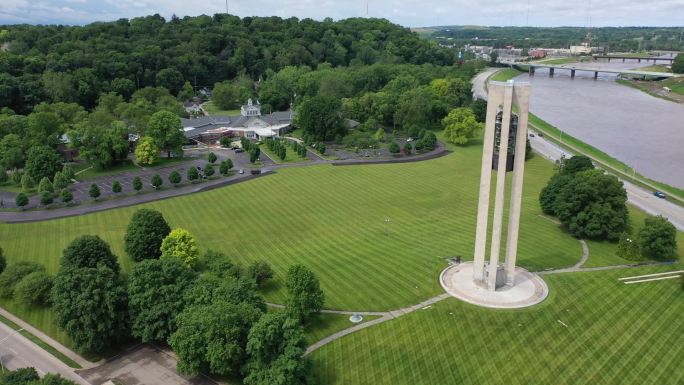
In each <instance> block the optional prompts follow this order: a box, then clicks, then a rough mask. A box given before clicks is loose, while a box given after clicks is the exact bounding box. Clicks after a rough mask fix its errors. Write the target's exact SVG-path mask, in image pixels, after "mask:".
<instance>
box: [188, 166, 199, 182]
mask: <svg viewBox="0 0 684 385" xmlns="http://www.w3.org/2000/svg"><path fill="white" fill-rule="evenodd" d="M197 179H199V172H197V169H196V168H195V167H190V168H189V169H188V180H189V181H190V182H192V181H196V180H197Z"/></svg>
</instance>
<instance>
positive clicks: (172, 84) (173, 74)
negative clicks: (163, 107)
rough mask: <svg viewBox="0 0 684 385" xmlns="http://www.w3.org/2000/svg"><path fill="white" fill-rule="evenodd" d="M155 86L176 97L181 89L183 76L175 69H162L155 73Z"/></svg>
mask: <svg viewBox="0 0 684 385" xmlns="http://www.w3.org/2000/svg"><path fill="white" fill-rule="evenodd" d="M157 86H159V87H164V88H166V89H167V90H169V92H170V93H171V94H172V95H177V94H178V92H179V91H180V90H181V88H182V87H183V74H182V73H180V72H179V71H178V70H177V69H175V68H164V69H163V70H161V71H159V72H158V73H157Z"/></svg>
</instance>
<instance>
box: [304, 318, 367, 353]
mask: <svg viewBox="0 0 684 385" xmlns="http://www.w3.org/2000/svg"><path fill="white" fill-rule="evenodd" d="M376 318H379V316H363V322H368V321H371V320H374V319H376ZM354 325H355V324H354V323H352V322H351V321H349V316H348V315H346V314H330V313H321V314H316V315H314V316H313V317H312V320H311V321H309V324H308V325H307V326H306V327H305V328H304V331H305V332H306V342H307V343H308V344H309V345H311V344H313V343H314V342H318V341H320V340H322V339H323V338H325V337H327V336H329V335H331V334H333V333H337V332H339V331H340V330H344V329H347V328H350V327H352V326H354Z"/></svg>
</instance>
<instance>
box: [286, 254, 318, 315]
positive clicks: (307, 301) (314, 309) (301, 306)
mask: <svg viewBox="0 0 684 385" xmlns="http://www.w3.org/2000/svg"><path fill="white" fill-rule="evenodd" d="M285 285H286V287H287V292H288V297H287V303H286V308H287V311H288V313H289V314H290V315H291V316H292V317H293V318H295V319H297V320H299V321H300V322H303V321H306V320H307V319H308V317H309V316H310V315H311V314H313V313H318V312H320V311H321V309H322V308H323V302H324V301H325V295H324V294H323V291H322V290H321V288H320V285H319V283H318V279H317V278H316V276H315V275H314V273H313V272H312V271H311V270H309V269H308V268H306V267H305V266H302V265H294V266H291V267H290V269H289V270H288V271H287V278H286V283H285Z"/></svg>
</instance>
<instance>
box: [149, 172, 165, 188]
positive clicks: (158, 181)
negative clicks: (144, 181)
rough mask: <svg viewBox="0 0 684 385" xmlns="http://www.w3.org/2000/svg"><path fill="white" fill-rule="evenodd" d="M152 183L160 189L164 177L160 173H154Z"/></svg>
mask: <svg viewBox="0 0 684 385" xmlns="http://www.w3.org/2000/svg"><path fill="white" fill-rule="evenodd" d="M150 183H151V184H152V187H154V189H155V190H159V188H160V187H161V185H162V184H163V183H164V181H163V180H162V177H161V176H160V175H159V174H154V175H152V179H151V180H150Z"/></svg>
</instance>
